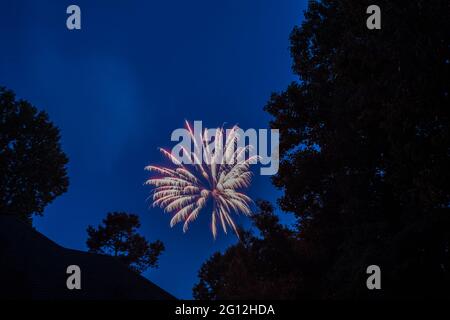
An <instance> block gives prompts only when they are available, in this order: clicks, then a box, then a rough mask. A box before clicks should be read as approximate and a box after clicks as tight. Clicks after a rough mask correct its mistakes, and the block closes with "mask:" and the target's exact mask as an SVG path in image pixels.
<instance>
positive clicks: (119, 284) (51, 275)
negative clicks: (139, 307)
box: [0, 215, 175, 300]
mask: <svg viewBox="0 0 450 320" xmlns="http://www.w3.org/2000/svg"><path fill="white" fill-rule="evenodd" d="M69 265H77V266H79V267H80V269H81V289H80V290H76V289H74V290H69V289H68V288H67V286H66V281H67V278H68V277H69V276H70V275H69V274H67V273H66V270H67V267H68V266H69ZM0 277H1V285H0V299H42V300H47V299H51V300H54V299H62V300H72V299H76V300H82V299H89V300H91V299H92V300H98V299H101V300H105V299H136V300H167V299H175V298H174V297H173V296H172V295H171V294H169V293H167V292H166V291H164V290H163V289H161V288H160V287H158V286H157V285H155V284H154V283H152V282H151V281H149V280H147V279H146V278H144V277H142V276H141V275H139V274H137V273H135V272H133V271H131V270H129V269H128V268H127V267H126V266H125V265H123V264H122V263H121V262H119V261H117V260H115V259H114V258H113V257H110V256H105V255H99V254H94V253H88V252H83V251H78V250H71V249H66V248H63V247H61V246H59V245H58V244H56V243H55V242H53V241H51V240H50V239H48V238H47V237H45V236H44V235H43V234H41V233H39V232H38V231H36V230H35V229H34V228H33V227H31V226H30V225H29V224H27V223H25V222H23V221H21V220H18V219H17V218H16V217H14V216H6V215H0Z"/></svg>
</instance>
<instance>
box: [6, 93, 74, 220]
mask: <svg viewBox="0 0 450 320" xmlns="http://www.w3.org/2000/svg"><path fill="white" fill-rule="evenodd" d="M59 139H60V136H59V130H58V128H56V127H55V126H54V125H53V123H52V122H51V121H50V120H49V119H48V115H47V114H46V113H45V112H43V111H38V110H37V109H36V108H35V107H33V106H32V105H31V104H30V103H28V102H27V101H24V100H16V99H15V95H14V93H13V92H12V91H10V90H7V89H5V88H2V87H0V214H13V215H16V216H18V217H20V218H21V219H23V220H27V221H31V217H32V215H33V214H36V215H41V214H42V212H43V210H44V208H45V206H46V205H47V204H49V203H50V202H51V201H52V200H53V199H55V198H56V197H57V196H59V195H61V194H62V193H64V192H66V191H67V188H68V185H69V179H68V177H67V172H66V165H67V162H68V159H67V157H66V155H65V154H64V153H63V151H62V150H61V146H60V143H59Z"/></svg>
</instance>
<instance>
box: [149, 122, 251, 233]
mask: <svg viewBox="0 0 450 320" xmlns="http://www.w3.org/2000/svg"><path fill="white" fill-rule="evenodd" d="M186 128H187V130H188V132H189V135H190V137H191V140H192V141H193V142H194V149H195V151H196V152H192V153H191V152H189V151H187V150H186V148H184V147H183V148H182V150H183V153H185V154H186V155H189V158H190V160H191V161H192V162H191V163H192V164H187V165H184V164H183V163H182V162H181V161H180V160H179V159H177V157H175V156H173V155H172V154H171V153H170V152H169V151H167V150H165V149H162V148H160V151H161V153H162V154H163V155H164V156H165V157H167V158H168V159H169V160H171V161H172V163H173V164H174V165H175V167H174V168H168V167H160V166H152V165H150V166H147V167H146V168H145V169H146V170H148V171H151V172H153V173H156V175H157V176H155V177H152V178H150V179H148V180H147V181H146V184H148V185H151V186H153V187H154V189H153V195H152V197H153V206H159V207H160V208H162V209H164V211H165V212H170V213H174V215H173V217H172V219H171V221H170V226H171V227H173V226H174V225H175V224H177V223H179V222H183V221H184V225H183V231H184V232H186V230H187V229H188V226H189V223H191V222H192V221H193V220H195V219H196V218H197V217H198V215H199V213H200V212H201V211H202V209H204V208H205V207H206V206H207V203H208V202H209V200H211V201H212V212H211V231H212V234H213V237H214V238H215V237H216V235H217V224H218V223H219V224H220V225H221V226H222V228H223V231H224V232H225V233H226V232H227V226H229V227H231V228H232V229H233V230H234V232H235V233H236V235H237V236H238V237H239V234H238V230H237V228H236V225H235V223H234V221H233V219H232V217H231V213H232V212H234V213H236V214H238V213H244V214H245V215H250V214H251V210H250V204H251V203H252V200H251V199H250V197H248V196H247V195H245V194H244V193H242V192H239V191H238V190H239V189H243V188H247V187H249V185H250V182H251V176H252V173H251V171H250V170H249V166H250V164H251V163H254V162H253V161H254V160H255V159H256V158H257V156H249V157H246V154H247V153H248V151H249V150H251V148H252V146H239V144H238V142H239V140H240V139H241V136H240V134H239V132H240V131H239V128H238V127H237V126H234V127H233V128H232V129H229V130H226V135H225V134H224V130H223V129H222V128H221V129H216V131H215V136H214V141H213V142H211V141H210V139H211V137H210V136H209V135H208V130H207V129H205V130H204V131H203V134H202V135H201V137H198V136H195V135H194V133H193V131H192V129H191V127H190V125H189V123H188V122H187V121H186ZM211 146H212V147H211ZM212 149H213V150H212ZM198 155H203V160H204V161H201V160H202V159H199V157H198Z"/></svg>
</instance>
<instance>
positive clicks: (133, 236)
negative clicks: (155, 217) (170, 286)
mask: <svg viewBox="0 0 450 320" xmlns="http://www.w3.org/2000/svg"><path fill="white" fill-rule="evenodd" d="M139 227H140V222H139V217H138V216H137V215H134V214H128V213H125V212H112V213H108V215H107V217H106V218H105V219H103V225H99V226H98V227H97V229H95V228H94V227H92V226H89V227H88V228H87V233H88V236H89V238H88V240H87V241H86V244H87V246H88V248H89V252H94V253H101V254H107V255H111V256H114V257H116V258H117V259H119V260H120V261H121V262H123V263H124V264H125V265H127V266H128V267H129V268H130V269H131V270H133V271H135V272H137V273H142V272H144V271H145V270H147V269H148V268H149V267H154V268H156V267H157V266H158V258H159V255H160V254H161V253H162V252H163V251H164V244H163V243H162V242H161V241H159V240H156V241H155V242H152V243H149V242H148V241H147V240H146V239H145V238H144V237H143V236H141V235H140V234H138V233H137V229H138V228H139Z"/></svg>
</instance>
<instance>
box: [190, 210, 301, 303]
mask: <svg viewBox="0 0 450 320" xmlns="http://www.w3.org/2000/svg"><path fill="white" fill-rule="evenodd" d="M258 207H259V212H258V213H257V214H255V215H253V216H252V222H253V225H254V227H255V228H256V229H257V231H258V235H255V234H254V233H252V232H250V231H241V232H240V234H241V241H240V242H239V243H238V244H236V245H234V246H231V247H230V248H228V249H227V250H226V252H225V253H223V254H222V253H220V252H217V253H215V254H214V255H213V256H212V257H211V258H210V259H209V260H208V261H207V262H205V263H204V264H203V266H202V267H201V269H200V272H199V283H198V284H196V285H195V287H194V289H193V295H194V298H195V299H200V300H216V299H269V298H272V299H291V298H292V297H295V296H296V292H297V281H298V279H299V274H298V264H299V263H300V261H298V259H299V258H300V256H301V255H300V252H299V250H300V247H299V243H298V241H297V240H296V237H295V233H294V232H293V231H292V230H289V229H288V228H286V227H284V226H282V225H281V224H280V223H279V219H278V217H277V216H276V215H274V213H273V207H272V205H271V204H270V203H269V202H267V201H258Z"/></svg>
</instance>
